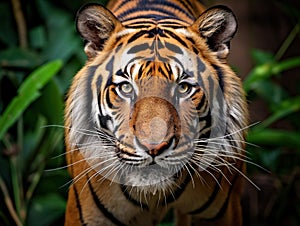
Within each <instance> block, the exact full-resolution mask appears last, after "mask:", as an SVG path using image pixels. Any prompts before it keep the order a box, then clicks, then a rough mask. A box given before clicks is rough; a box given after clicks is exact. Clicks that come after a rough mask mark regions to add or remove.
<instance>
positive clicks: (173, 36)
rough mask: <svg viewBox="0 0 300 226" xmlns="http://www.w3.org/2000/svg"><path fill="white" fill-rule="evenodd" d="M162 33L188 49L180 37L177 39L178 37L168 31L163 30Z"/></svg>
mask: <svg viewBox="0 0 300 226" xmlns="http://www.w3.org/2000/svg"><path fill="white" fill-rule="evenodd" d="M164 32H165V33H167V34H168V35H170V36H171V37H172V38H175V39H176V40H177V41H178V42H179V43H180V44H181V45H183V46H184V47H186V48H188V45H187V44H186V42H185V41H184V40H182V38H181V37H179V36H178V35H176V34H174V33H173V32H171V31H169V30H165V31H164Z"/></svg>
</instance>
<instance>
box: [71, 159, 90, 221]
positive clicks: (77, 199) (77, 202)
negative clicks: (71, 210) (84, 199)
mask: <svg viewBox="0 0 300 226" xmlns="http://www.w3.org/2000/svg"><path fill="white" fill-rule="evenodd" d="M70 158H71V162H74V161H73V155H70ZM70 170H71V175H72V178H73V177H74V165H73V164H71V166H70ZM72 188H73V189H74V193H75V202H76V207H77V209H78V212H79V220H80V223H81V225H82V226H87V224H86V223H85V222H84V219H83V215H82V209H81V205H80V200H79V195H78V191H77V189H76V187H75V184H73V186H72Z"/></svg>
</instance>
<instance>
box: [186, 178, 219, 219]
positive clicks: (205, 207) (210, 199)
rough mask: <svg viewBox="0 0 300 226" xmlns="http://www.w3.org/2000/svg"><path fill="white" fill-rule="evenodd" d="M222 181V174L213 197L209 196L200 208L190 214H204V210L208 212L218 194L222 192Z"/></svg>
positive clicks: (212, 194)
mask: <svg viewBox="0 0 300 226" xmlns="http://www.w3.org/2000/svg"><path fill="white" fill-rule="evenodd" d="M221 181H222V174H220V176H219V178H218V183H217V182H216V184H215V188H214V190H213V192H212V193H211V195H210V196H209V198H208V200H207V201H206V202H205V203H204V204H203V205H202V206H200V207H199V208H197V209H195V210H193V211H191V212H189V214H199V213H202V212H203V211H204V210H206V209H207V208H208V207H209V206H210V205H211V204H212V203H213V201H214V200H215V198H216V197H217V194H218V192H219V191H220V184H221Z"/></svg>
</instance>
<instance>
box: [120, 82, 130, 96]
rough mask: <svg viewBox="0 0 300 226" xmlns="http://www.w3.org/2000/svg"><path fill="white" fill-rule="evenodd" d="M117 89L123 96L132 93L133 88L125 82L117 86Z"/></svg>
mask: <svg viewBox="0 0 300 226" xmlns="http://www.w3.org/2000/svg"><path fill="white" fill-rule="evenodd" d="M119 89H120V91H121V92H122V93H123V94H124V95H129V94H131V93H132V92H133V87H132V85H131V84H130V83H128V82H125V83H122V84H120V85H119Z"/></svg>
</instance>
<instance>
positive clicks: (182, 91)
mask: <svg viewBox="0 0 300 226" xmlns="http://www.w3.org/2000/svg"><path fill="white" fill-rule="evenodd" d="M190 88H191V87H190V85H189V84H188V83H185V82H183V83H181V84H179V85H178V89H177V90H178V92H179V93H180V94H185V93H187V92H189V91H190Z"/></svg>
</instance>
